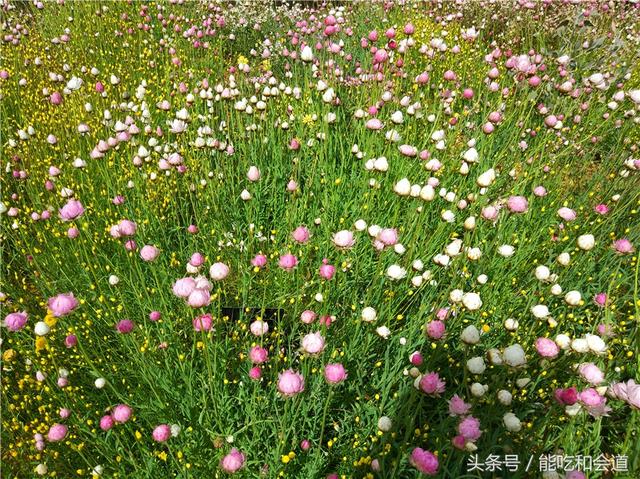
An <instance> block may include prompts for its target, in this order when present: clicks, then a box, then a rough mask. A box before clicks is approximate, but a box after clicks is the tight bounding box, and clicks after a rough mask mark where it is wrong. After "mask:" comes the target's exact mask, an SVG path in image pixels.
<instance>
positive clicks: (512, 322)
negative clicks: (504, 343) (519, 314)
mask: <svg viewBox="0 0 640 479" xmlns="http://www.w3.org/2000/svg"><path fill="white" fill-rule="evenodd" d="M519 325H520V323H518V320H517V319H513V318H507V319H505V320H504V328H505V329H506V330H507V331H515V330H516V329H518V326H519Z"/></svg>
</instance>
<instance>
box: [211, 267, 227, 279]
mask: <svg viewBox="0 0 640 479" xmlns="http://www.w3.org/2000/svg"><path fill="white" fill-rule="evenodd" d="M229 271H230V270H229V267H228V266H227V265H226V264H224V263H213V264H212V265H211V268H209V275H210V276H211V279H213V280H214V281H222V280H223V279H225V278H226V277H227V276H229Z"/></svg>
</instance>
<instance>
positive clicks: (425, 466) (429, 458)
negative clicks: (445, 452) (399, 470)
mask: <svg viewBox="0 0 640 479" xmlns="http://www.w3.org/2000/svg"><path fill="white" fill-rule="evenodd" d="M409 462H410V463H411V465H412V466H413V467H415V468H416V469H417V470H418V471H420V472H421V473H423V474H426V475H428V476H435V475H436V473H437V472H438V465H439V464H438V458H437V457H436V455H435V454H433V453H432V452H429V451H425V450H424V449H421V448H419V447H416V448H415V449H414V450H413V451H411V456H410V457H409Z"/></svg>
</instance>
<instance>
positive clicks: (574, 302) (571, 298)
mask: <svg viewBox="0 0 640 479" xmlns="http://www.w3.org/2000/svg"><path fill="white" fill-rule="evenodd" d="M564 300H565V301H566V302H567V304H568V305H569V306H579V305H580V301H582V295H581V294H580V291H569V292H568V293H567V294H565V295H564Z"/></svg>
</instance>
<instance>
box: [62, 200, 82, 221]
mask: <svg viewBox="0 0 640 479" xmlns="http://www.w3.org/2000/svg"><path fill="white" fill-rule="evenodd" d="M82 213H84V207H83V206H82V203H80V202H79V201H78V200H74V199H71V200H69V201H67V204H65V205H64V206H63V207H62V208H60V211H59V214H60V218H62V219H63V220H64V221H72V220H75V219H76V218H79V217H80V216H82Z"/></svg>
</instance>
